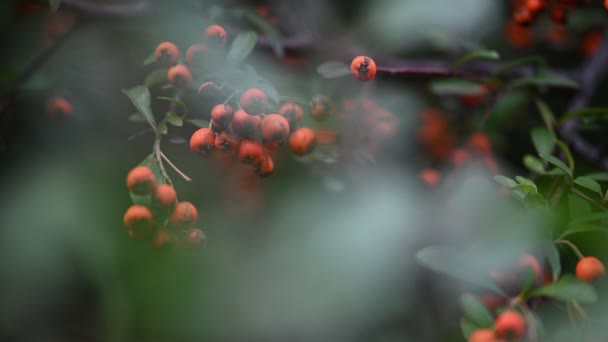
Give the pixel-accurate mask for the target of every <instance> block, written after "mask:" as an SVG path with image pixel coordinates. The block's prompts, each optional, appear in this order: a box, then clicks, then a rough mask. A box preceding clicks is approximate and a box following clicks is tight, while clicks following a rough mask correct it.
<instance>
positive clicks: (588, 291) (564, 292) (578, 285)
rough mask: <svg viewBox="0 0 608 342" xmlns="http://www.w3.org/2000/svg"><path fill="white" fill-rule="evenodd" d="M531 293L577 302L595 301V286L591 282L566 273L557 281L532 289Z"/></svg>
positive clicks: (590, 302)
mask: <svg viewBox="0 0 608 342" xmlns="http://www.w3.org/2000/svg"><path fill="white" fill-rule="evenodd" d="M531 295H532V296H535V297H539V296H545V297H551V298H554V299H557V300H561V301H565V302H578V303H580V304H592V303H594V302H595V301H597V293H596V291H595V288H594V287H593V286H592V285H591V284H588V283H585V282H582V281H580V280H578V279H577V278H576V277H574V276H571V275H566V276H564V277H562V278H561V279H559V280H558V281H557V282H554V283H551V284H549V285H547V286H543V287H541V288H538V289H536V290H534V291H532V293H531Z"/></svg>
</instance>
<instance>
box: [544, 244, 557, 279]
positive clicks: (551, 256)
mask: <svg viewBox="0 0 608 342" xmlns="http://www.w3.org/2000/svg"><path fill="white" fill-rule="evenodd" d="M543 250H544V252H545V256H546V257H547V260H548V261H549V266H550V267H551V274H552V276H553V281H556V280H557V279H558V278H559V276H560V274H561V273H562V264H561V261H560V258H559V251H558V250H557V247H556V246H555V244H554V243H553V241H551V240H546V241H545V243H544V244H543Z"/></svg>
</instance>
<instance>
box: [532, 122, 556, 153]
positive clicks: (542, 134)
mask: <svg viewBox="0 0 608 342" xmlns="http://www.w3.org/2000/svg"><path fill="white" fill-rule="evenodd" d="M530 137H531V138H532V143H533V144H534V148H535V149H536V152H538V153H540V154H546V155H550V154H551V153H553V148H555V135H554V134H553V133H551V131H549V130H548V129H546V128H535V129H533V130H532V132H531V133H530Z"/></svg>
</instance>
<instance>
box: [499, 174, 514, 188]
mask: <svg viewBox="0 0 608 342" xmlns="http://www.w3.org/2000/svg"><path fill="white" fill-rule="evenodd" d="M494 180H495V181H496V182H498V183H499V184H501V185H503V186H505V187H507V188H511V187H514V186H515V185H517V182H515V181H514V180H512V179H511V178H509V177H505V176H502V175H497V176H494Z"/></svg>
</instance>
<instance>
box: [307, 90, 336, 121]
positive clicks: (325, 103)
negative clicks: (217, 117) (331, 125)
mask: <svg viewBox="0 0 608 342" xmlns="http://www.w3.org/2000/svg"><path fill="white" fill-rule="evenodd" d="M332 108H333V105H332V102H331V99H330V98H329V97H327V96H325V95H322V94H317V95H315V96H313V97H312V99H311V100H310V115H311V116H312V117H313V118H314V119H316V120H323V119H325V118H327V117H328V116H329V115H330V114H331V111H332Z"/></svg>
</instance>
